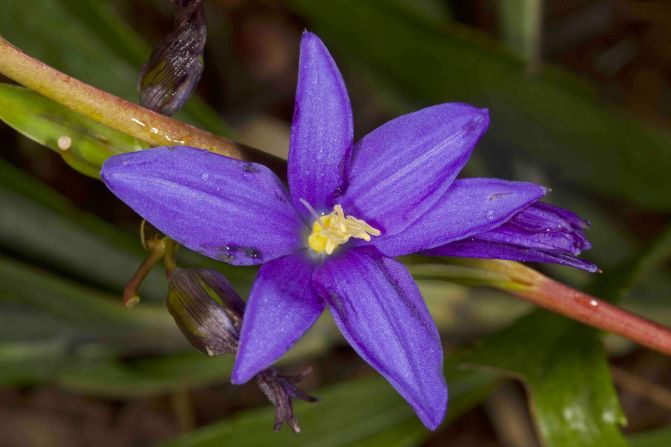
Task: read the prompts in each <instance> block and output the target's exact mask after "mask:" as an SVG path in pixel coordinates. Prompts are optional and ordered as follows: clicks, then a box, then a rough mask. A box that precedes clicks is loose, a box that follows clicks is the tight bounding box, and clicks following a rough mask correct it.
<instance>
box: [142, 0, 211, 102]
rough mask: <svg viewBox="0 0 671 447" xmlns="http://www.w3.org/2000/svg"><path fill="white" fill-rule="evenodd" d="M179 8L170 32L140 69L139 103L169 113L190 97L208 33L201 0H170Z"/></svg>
mask: <svg viewBox="0 0 671 447" xmlns="http://www.w3.org/2000/svg"><path fill="white" fill-rule="evenodd" d="M172 2H173V3H175V4H176V5H177V7H178V8H179V9H178V11H177V13H176V14H175V26H174V29H173V30H172V32H170V34H168V35H167V36H166V38H165V39H164V40H163V41H162V42H161V43H160V44H159V45H158V46H157V47H156V48H155V49H154V51H153V52H152V54H151V56H150V58H149V60H148V61H147V62H146V63H145V64H144V66H143V67H142V72H141V73H140V82H139V91H140V104H142V106H144V107H147V108H148V109H151V110H154V111H156V112H159V113H162V114H164V115H172V114H174V113H175V112H176V111H177V110H179V109H180V108H181V107H182V106H183V105H184V104H185V103H186V101H187V100H188V99H189V97H190V96H191V93H193V90H194V89H195V88H196V85H197V84H198V81H199V80H200V77H201V75H202V74H203V50H204V48H205V39H206V37H207V27H206V25H205V9H204V7H203V0H172Z"/></svg>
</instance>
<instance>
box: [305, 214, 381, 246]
mask: <svg viewBox="0 0 671 447" xmlns="http://www.w3.org/2000/svg"><path fill="white" fill-rule="evenodd" d="M310 210H311V208H310ZM311 211H312V210H311ZM314 217H315V221H314V223H313V224H312V233H310V236H309V237H308V245H309V246H310V248H311V249H312V250H314V251H315V252H317V253H324V252H325V253H326V254H327V255H330V254H331V253H333V250H335V248H336V247H337V246H338V245H342V244H344V243H345V242H347V241H348V240H349V239H350V238H351V237H355V238H357V239H363V240H364V241H369V240H370V237H371V236H379V235H380V230H378V229H375V228H373V227H371V226H370V225H368V224H367V223H366V222H365V221H363V220H361V219H357V218H355V217H353V216H345V213H344V211H343V209H342V206H340V205H336V206H334V207H333V211H332V212H331V213H330V214H327V215H325V216H317V215H316V214H314Z"/></svg>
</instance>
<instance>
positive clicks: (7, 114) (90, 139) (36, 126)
mask: <svg viewBox="0 0 671 447" xmlns="http://www.w3.org/2000/svg"><path fill="white" fill-rule="evenodd" d="M0 120H2V121H4V122H6V123H7V124H8V125H9V126H11V127H13V128H14V129H15V130H17V131H18V132H20V133H22V134H23V135H25V136H27V137H28V138H30V139H31V140H33V141H36V142H38V143H40V144H43V145H44V146H47V147H49V148H50V149H52V150H54V151H56V152H57V153H59V154H60V155H61V156H62V157H63V159H64V160H65V161H66V162H67V163H68V164H70V165H71V166H72V167H73V168H75V169H77V170H78V171H80V172H82V173H84V174H86V175H89V176H91V177H95V178H97V177H98V175H99V172H100V167H101V166H102V164H103V162H104V161H105V160H106V159H107V158H109V157H111V156H112V155H115V154H120V153H123V152H131V151H134V150H139V149H142V148H143V147H146V144H145V143H143V142H141V141H139V140H137V139H135V138H132V137H129V136H128V135H125V134H123V133H121V132H118V131H116V130H113V129H110V128H109V127H106V126H103V125H102V124H100V123H98V122H97V121H94V120H92V119H90V118H87V117H84V116H82V115H79V114H77V113H75V112H73V111H71V110H70V109H68V108H66V107H64V106H62V105H60V104H58V103H56V102H54V101H52V100H50V99H47V98H45V97H44V96H41V95H39V94H38V93H35V92H33V91H31V90H28V89H25V88H22V87H17V86H13V85H9V84H0ZM62 138H66V139H68V142H67V145H66V146H62V147H59V139H62ZM61 144H63V143H61ZM64 148H65V149H64Z"/></svg>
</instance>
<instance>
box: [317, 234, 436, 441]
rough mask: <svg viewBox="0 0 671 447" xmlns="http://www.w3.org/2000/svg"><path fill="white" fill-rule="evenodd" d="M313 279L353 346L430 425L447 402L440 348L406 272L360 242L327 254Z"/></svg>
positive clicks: (415, 286) (411, 280)
mask: <svg viewBox="0 0 671 447" xmlns="http://www.w3.org/2000/svg"><path fill="white" fill-rule="evenodd" d="M313 280H314V287H315V291H316V292H317V293H318V294H319V295H320V296H321V297H323V298H324V299H325V300H326V302H327V303H328V305H329V308H330V310H331V312H332V313H333V317H334V319H335V322H336V324H337V325H338V328H339V329H340V331H341V332H342V334H343V335H344V336H345V338H346V339H347V341H348V342H349V343H350V344H351V345H352V347H353V348H354V350H355V351H356V352H358V353H359V355H360V356H361V357H362V358H363V359H364V360H365V361H366V362H368V363H369V364H370V365H371V366H373V367H374V368H375V369H377V370H378V371H379V372H380V374H382V375H383V376H384V377H385V378H386V379H387V380H389V382H390V383H391V384H392V385H393V386H394V388H396V390H397V391H398V392H399V393H400V394H401V395H402V396H403V397H404V398H405V399H406V400H407V401H408V403H409V404H410V405H411V406H412V408H413V409H414V410H415V412H416V413H417V415H418V416H419V418H420V419H421V420H422V422H423V423H424V425H426V426H427V427H428V428H430V429H432V430H435V429H436V427H438V425H440V422H441V421H442V419H443V416H444V414H445V408H446V406H447V385H445V379H444V376H443V367H442V365H443V349H442V346H441V344H440V337H439V335H438V330H437V329H436V326H435V324H434V323H433V320H432V319H431V315H430V314H429V311H428V310H427V308H426V305H425V304H424V300H423V299H422V296H421V295H420V293H419V289H418V288H417V285H415V282H414V281H413V279H412V277H411V276H410V273H408V271H407V270H406V269H405V267H403V265H402V264H400V263H398V262H396V261H394V260H393V259H390V258H387V257H385V256H383V255H381V254H380V253H379V252H378V251H377V250H375V249H373V248H371V247H362V248H355V249H351V250H348V251H346V252H344V253H342V254H339V255H335V256H333V257H331V258H329V259H328V260H327V261H326V262H324V263H323V264H322V265H320V266H319V267H317V269H316V270H315V274H314V276H313Z"/></svg>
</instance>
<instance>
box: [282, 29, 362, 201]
mask: <svg viewBox="0 0 671 447" xmlns="http://www.w3.org/2000/svg"><path fill="white" fill-rule="evenodd" d="M353 134H354V131H353V130H352V108H351V106H350V102H349V96H348V94H347V89H346V88H345V83H344V82H343V79H342V76H341V74H340V71H339V70H338V67H337V66H336V64H335V62H334V61H333V58H332V57H331V55H330V54H329V52H328V50H327V49H326V47H325V46H324V43H323V42H322V41H321V40H320V39H319V37H317V36H316V35H314V34H312V33H309V32H307V31H306V32H304V33H303V38H302V40H301V52H300V60H299V66H298V86H297V88H296V103H295V106H294V118H293V122H292V124H291V142H290V144H289V167H288V178H289V190H290V191H291V198H292V200H293V203H294V205H295V206H296V208H297V209H299V210H303V209H304V207H303V205H301V204H300V203H299V199H301V198H302V199H305V200H307V201H308V203H310V205H312V206H313V207H314V208H315V209H317V210H318V211H320V212H321V211H330V209H328V208H330V207H331V206H332V204H331V203H330V200H329V199H330V198H331V196H332V194H333V193H334V191H336V189H337V188H338V187H339V186H341V184H342V181H343V167H344V165H345V163H346V161H347V159H348V157H349V151H350V148H351V146H352V138H353Z"/></svg>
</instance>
